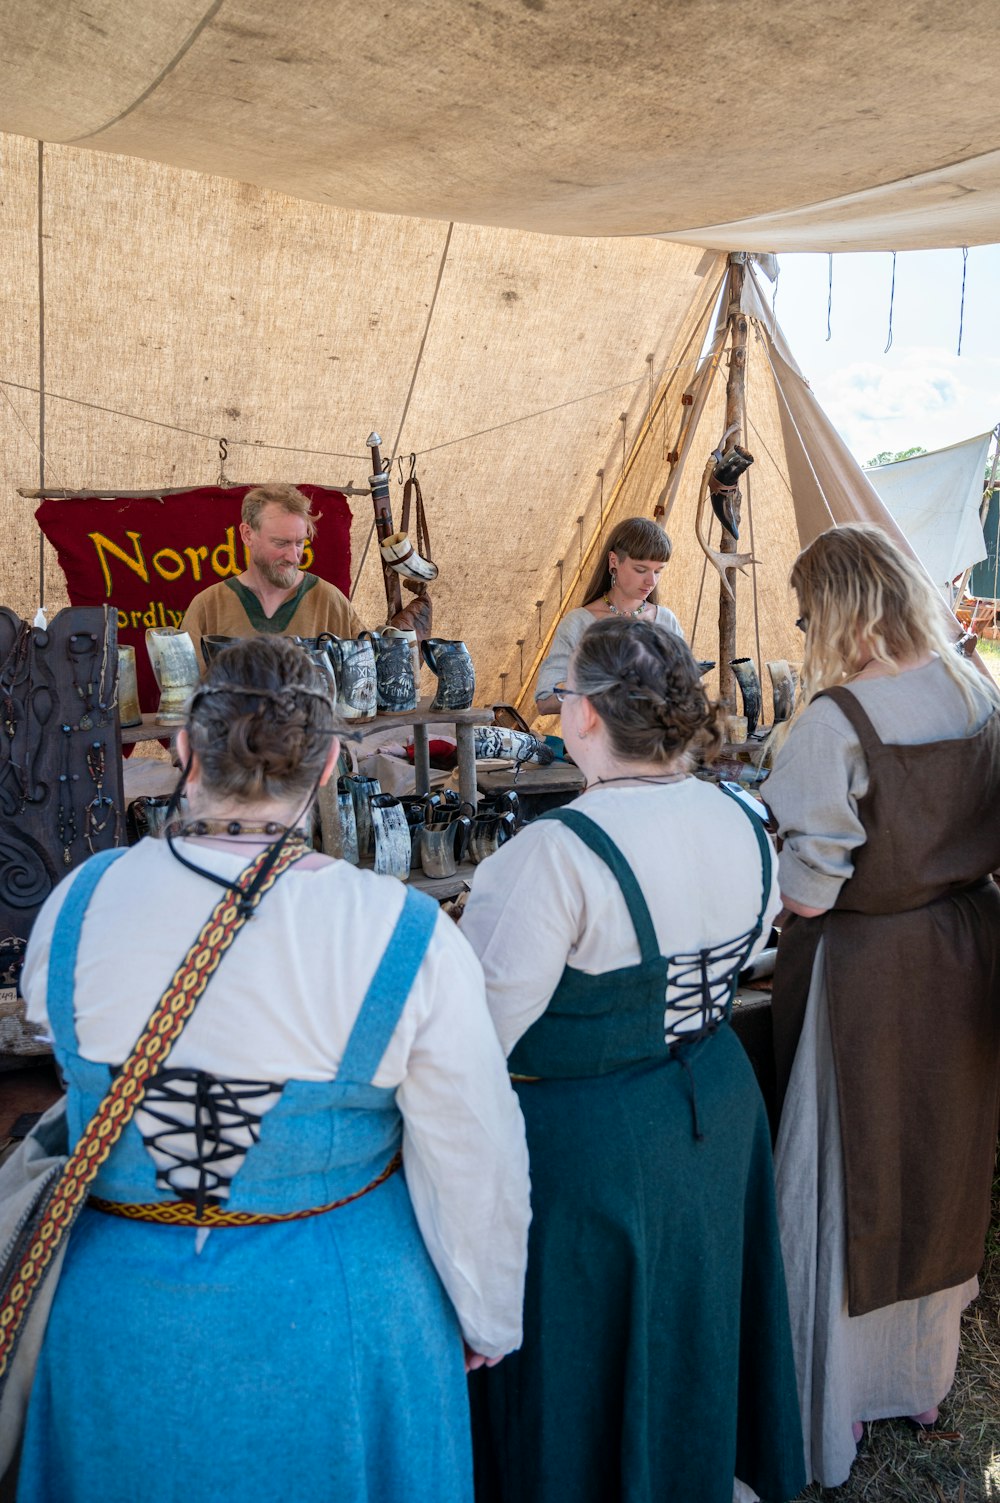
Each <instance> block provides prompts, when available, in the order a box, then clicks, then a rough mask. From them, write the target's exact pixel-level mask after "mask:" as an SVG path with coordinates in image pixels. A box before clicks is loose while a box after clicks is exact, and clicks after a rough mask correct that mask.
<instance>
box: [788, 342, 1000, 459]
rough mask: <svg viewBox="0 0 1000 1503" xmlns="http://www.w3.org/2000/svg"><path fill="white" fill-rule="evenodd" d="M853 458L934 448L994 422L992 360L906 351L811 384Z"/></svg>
mask: <svg viewBox="0 0 1000 1503" xmlns="http://www.w3.org/2000/svg"><path fill="white" fill-rule="evenodd" d="M813 385H814V389H815V391H816V395H817V397H818V398H819V400H820V402H821V404H822V405H823V407H824V408H825V409H826V411H827V413H828V414H829V416H830V419H831V420H832V422H833V423H834V424H835V425H836V427H837V428H838V429H839V431H840V433H841V434H842V436H843V438H844V440H845V442H846V443H847V445H848V447H849V448H850V449H851V451H852V453H853V454H854V455H855V457H856V458H857V459H859V460H861V462H862V463H864V462H865V461H866V460H867V459H869V458H871V457H872V456H873V455H875V454H878V453H880V452H881V451H883V450H889V451H890V452H893V453H895V452H897V451H899V450H901V449H909V448H912V447H914V446H915V445H918V444H919V445H921V446H922V447H923V448H925V449H940V448H944V447H946V446H947V445H949V444H953V443H958V442H960V441H961V440H962V439H966V438H970V437H972V436H973V435H974V434H976V433H984V432H986V430H987V429H989V428H992V427H993V426H994V424H995V423H996V422H997V421H998V420H1000V359H997V358H995V357H990V356H979V357H976V358H974V359H971V360H970V359H969V358H968V357H966V356H962V357H961V358H959V357H957V356H956V355H955V354H953V353H949V352H948V351H946V350H942V349H940V348H938V349H933V348H930V349H929V348H920V347H916V346H914V347H910V348H908V349H905V350H902V351H900V352H899V356H898V358H897V359H896V360H895V361H894V362H893V363H892V364H888V363H887V364H884V365H880V364H876V363H875V362H874V361H870V360H856V361H853V362H851V363H850V364H848V365H845V366H842V367H841V368H840V369H839V370H835V371H832V372H829V373H828V374H826V375H824V376H822V377H820V378H819V379H818V380H816V381H815V382H814V383H813Z"/></svg>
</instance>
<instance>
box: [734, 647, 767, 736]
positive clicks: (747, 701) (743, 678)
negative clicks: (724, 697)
mask: <svg viewBox="0 0 1000 1503" xmlns="http://www.w3.org/2000/svg"><path fill="white" fill-rule="evenodd" d="M729 666H730V668H731V669H732V670H733V673H734V674H735V675H736V682H737V683H738V684H739V686H740V693H741V694H742V696H743V713H744V715H745V716H746V718H747V735H748V736H752V735H753V733H754V731H755V730H756V729H757V722H758V720H759V719H760V679H759V678H758V677H757V669H756V666H755V664H754V661H753V658H733V660H732V662H731V663H730V664H729Z"/></svg>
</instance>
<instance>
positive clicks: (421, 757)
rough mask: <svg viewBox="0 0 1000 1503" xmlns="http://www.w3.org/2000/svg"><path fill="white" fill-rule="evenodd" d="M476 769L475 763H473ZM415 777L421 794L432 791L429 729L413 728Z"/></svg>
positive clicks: (422, 726)
mask: <svg viewBox="0 0 1000 1503" xmlns="http://www.w3.org/2000/svg"><path fill="white" fill-rule="evenodd" d="M473 767H475V762H473ZM413 776H414V782H415V786H416V790H417V792H418V793H419V794H424V793H430V791H431V754H430V747H429V745H428V741H427V727H426V726H425V725H415V726H414V727H413Z"/></svg>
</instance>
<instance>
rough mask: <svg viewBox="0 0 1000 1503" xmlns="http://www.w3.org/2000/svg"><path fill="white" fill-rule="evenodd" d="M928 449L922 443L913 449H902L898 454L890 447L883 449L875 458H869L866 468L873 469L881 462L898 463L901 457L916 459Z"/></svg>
mask: <svg viewBox="0 0 1000 1503" xmlns="http://www.w3.org/2000/svg"><path fill="white" fill-rule="evenodd" d="M926 453H927V450H926V449H925V448H923V447H922V446H921V445H920V444H916V445H914V447H913V448H912V449H900V451H899V453H898V454H893V453H892V452H891V451H890V450H889V449H883V450H882V452H881V454H876V455H875V458H874V459H869V460H868V461H867V463H866V464H865V469H866V470H872V469H874V468H875V466H876V465H880V464H896V463H898V461H899V460H901V459H915V458H916V456H917V455H918V454H926Z"/></svg>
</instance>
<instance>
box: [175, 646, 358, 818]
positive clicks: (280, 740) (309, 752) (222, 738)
mask: <svg viewBox="0 0 1000 1503" xmlns="http://www.w3.org/2000/svg"><path fill="white" fill-rule="evenodd" d="M334 697H335V691H334V687H333V683H332V680H331V679H330V678H329V677H327V676H326V675H325V674H323V673H322V671H321V670H320V669H319V668H317V667H316V665H315V664H314V663H313V661H312V659H311V658H310V656H309V654H308V652H307V651H306V650H305V648H303V647H301V646H299V644H298V643H296V642H292V641H290V640H289V639H288V638H287V637H268V636H260V637H251V638H249V639H247V640H246V641H240V642H233V643H231V644H230V645H229V646H228V647H225V648H223V650H222V651H221V652H220V653H218V654H217V655H216V657H215V658H214V660H213V662H212V665H211V667H210V668H209V671H208V673H207V674H206V676H205V680H204V682H203V683H202V684H201V685H200V686H199V688H198V689H196V690H195V692H194V694H193V696H192V698H191V704H190V707H189V711H188V716H189V719H188V736H189V738H190V743H191V750H192V752H195V753H196V754H197V756H198V760H199V761H200V763H201V769H202V780H203V782H204V786H205V789H206V791H207V792H210V793H214V794H218V795H220V796H222V797H224V798H226V799H236V800H239V801H240V802H243V803H248V804H251V803H257V802H259V801H261V800H270V799H288V798H301V797H305V796H307V795H308V794H309V793H310V792H311V791H312V789H313V788H314V787H315V785H316V782H317V780H318V779H319V776H320V774H321V772H322V770H323V767H324V764H325V762H326V758H327V754H328V752H329V750H330V741H331V738H332V737H333V736H335V735H337V734H338V731H339V726H338V724H337V716H336V712H335V709H334Z"/></svg>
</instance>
